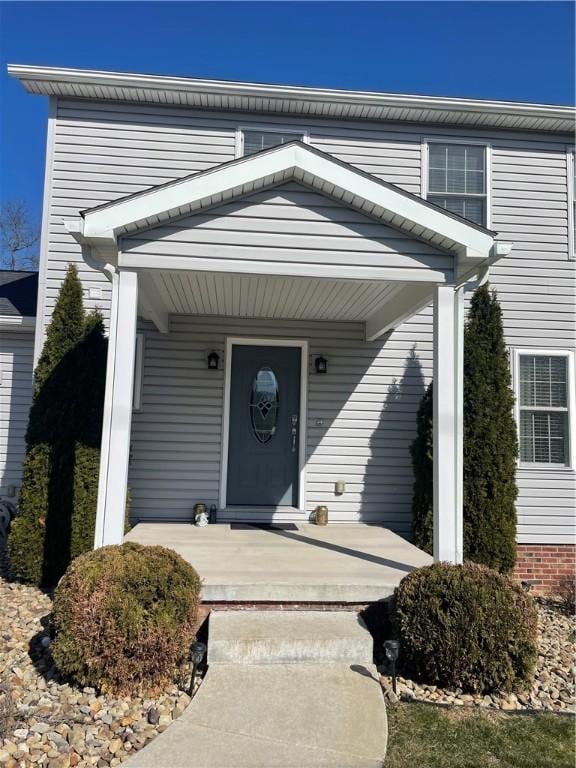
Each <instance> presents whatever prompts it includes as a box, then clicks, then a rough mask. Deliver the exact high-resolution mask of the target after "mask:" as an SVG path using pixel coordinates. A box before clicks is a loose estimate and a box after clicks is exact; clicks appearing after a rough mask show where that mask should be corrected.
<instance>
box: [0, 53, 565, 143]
mask: <svg viewBox="0 0 576 768" xmlns="http://www.w3.org/2000/svg"><path fill="white" fill-rule="evenodd" d="M8 73H9V74H10V75H11V76H13V77H15V78H17V79H19V80H20V81H21V83H22V85H23V86H24V88H26V90H28V91H29V92H31V93H42V94H46V95H64V96H70V95H71V94H70V92H69V89H70V88H72V89H73V88H74V87H82V86H84V87H86V88H94V89H100V92H102V90H101V89H105V90H106V93H107V96H106V98H116V99H122V100H125V99H126V95H125V94H126V92H129V93H130V94H132V95H133V99H134V100H135V101H145V100H146V99H147V98H148V100H149V101H151V102H158V100H159V99H158V98H156V99H154V98H152V97H151V95H150V94H152V93H156V94H160V93H163V94H170V93H174V94H176V93H178V94H182V93H184V94H187V95H189V96H190V97H191V98H192V97H194V96H200V95H202V96H204V97H207V96H208V97H215V98H223V99H226V98H250V99H261V100H262V102H263V103H264V102H267V103H273V104H274V105H275V111H286V112H291V113H292V114H294V113H297V112H299V111H302V112H304V110H303V109H302V105H307V106H308V107H310V105H314V106H315V107H316V108H317V109H318V110H320V109H321V108H322V109H326V108H328V107H329V109H330V113H331V116H335V115H336V116H337V115H338V113H339V112H340V113H342V116H343V117H346V116H348V117H349V116H350V110H351V109H356V110H358V109H364V110H367V111H369V112H371V113H372V115H373V116H372V118H371V119H377V118H376V117H375V115H377V114H378V111H379V110H382V111H383V113H384V111H386V110H404V111H405V113H406V115H407V117H406V118H405V119H406V120H408V121H414V120H416V116H417V115H422V117H421V118H420V121H421V122H422V121H424V122H426V121H427V120H429V121H430V122H432V123H435V122H443V123H450V122H453V123H463V121H464V120H465V121H467V124H472V123H473V121H474V120H475V119H476V118H477V119H478V122H479V123H481V124H482V125H483V126H491V125H496V126H497V127H512V125H508V123H514V124H517V126H518V127H519V128H522V125H523V124H526V126H525V127H526V128H527V129H531V130H536V129H538V130H544V131H552V132H561V133H563V132H570V131H571V130H572V129H573V124H574V119H575V116H576V112H575V110H574V108H573V107H569V106H561V105H560V106H559V105H551V104H534V103H524V102H509V101H493V100H479V99H464V98H450V97H439V96H420V95H412V94H393V93H377V92H371V91H345V90H338V89H329V88H311V87H304V86H289V85H270V84H266V83H250V82H247V83H242V82H235V81H227V80H206V79H199V78H185V77H169V76H159V75H143V74H132V73H124V72H105V71H99V70H80V69H65V68H57V67H38V66H30V65H22V64H9V65H8ZM115 89H120V90H121V91H122V94H123V95H122V96H121V97H120V96H116V97H114V95H113V94H114V91H115ZM146 94H148V96H146ZM72 95H73V94H72ZM101 98H102V97H101ZM192 100H193V98H192ZM184 106H186V104H184ZM426 115H428V118H427V117H426ZM440 115H442V119H440ZM396 119H397V120H400V121H402V118H400V117H398V118H396ZM503 121H504V122H503ZM463 124H464V123H463ZM529 125H531V126H533V127H532V128H528V126H529Z"/></svg>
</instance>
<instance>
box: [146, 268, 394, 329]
mask: <svg viewBox="0 0 576 768" xmlns="http://www.w3.org/2000/svg"><path fill="white" fill-rule="evenodd" d="M142 281H143V287H144V290H145V291H146V292H147V293H148V294H150V293H152V292H154V293H155V294H156V296H157V303H158V302H159V301H161V306H158V307H157V309H158V310H159V311H161V312H165V313H168V314H199V315H219V316H233V317H245V318H248V317H256V318H270V319H292V320H339V321H346V322H354V321H356V322H364V321H366V320H367V319H368V318H369V317H370V316H371V315H372V314H373V313H374V312H375V311H376V309H377V308H378V307H379V306H381V305H382V303H383V302H384V301H386V300H388V299H390V298H391V297H392V296H393V295H394V294H395V293H396V291H397V290H398V287H399V286H401V284H399V283H393V282H386V281H368V280H333V279H329V278H318V279H310V278H300V277H286V276H282V277H276V276H260V275H238V274H230V273H223V272H218V273H215V272H168V271H160V270H150V271H149V272H146V273H144V274H143V275H142ZM142 314H143V315H144V316H146V312H145V311H143V312H142Z"/></svg>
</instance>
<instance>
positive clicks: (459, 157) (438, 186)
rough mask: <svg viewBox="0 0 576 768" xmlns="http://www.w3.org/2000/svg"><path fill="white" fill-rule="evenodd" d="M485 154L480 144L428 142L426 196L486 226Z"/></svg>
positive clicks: (449, 209) (453, 211)
mask: <svg viewBox="0 0 576 768" xmlns="http://www.w3.org/2000/svg"><path fill="white" fill-rule="evenodd" d="M486 154H487V153H486V147H483V146H478V145H473V144H470V145H468V144H440V143H437V142H433V141H431V142H429V144H428V173H427V178H428V188H427V190H426V197H427V199H428V200H430V201H431V202H433V203H436V205H440V206H441V207H442V208H445V209H446V210H447V211H450V212H452V213H456V214H458V216H463V217H464V218H465V219H469V220H470V221H473V222H474V223H475V224H481V225H482V226H486V224H487V220H488V216H487V193H486V189H487V167H486Z"/></svg>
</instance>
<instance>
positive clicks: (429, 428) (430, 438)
mask: <svg viewBox="0 0 576 768" xmlns="http://www.w3.org/2000/svg"><path fill="white" fill-rule="evenodd" d="M433 401H434V391H433V385H432V384H429V385H428V388H427V389H426V392H425V394H424V397H423V398H422V401H421V403H420V407H419V408H418V415H417V416H416V438H415V440H414V442H413V443H412V446H411V447H410V453H411V455H412V467H413V469H414V494H413V498H412V535H413V539H414V543H415V544H416V546H417V547H420V549H423V550H424V552H428V553H429V554H432V548H433V522H434V521H433V507H434V477H433V474H434V463H433V460H432V457H433V449H434V431H433V422H432V409H433Z"/></svg>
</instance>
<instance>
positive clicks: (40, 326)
mask: <svg viewBox="0 0 576 768" xmlns="http://www.w3.org/2000/svg"><path fill="white" fill-rule="evenodd" d="M57 112H58V98H57V97H56V96H50V100H49V103H48V126H47V129H46V163H45V166H44V191H43V197H42V227H41V232H40V263H39V264H38V298H37V300H36V335H35V337H34V368H36V363H37V362H38V360H39V358H40V355H41V354H42V347H43V345H44V323H45V321H46V318H45V317H44V312H45V309H46V282H47V272H48V246H49V237H50V232H49V230H50V209H51V204H52V180H53V176H52V170H53V165H54V145H55V141H54V136H55V132H56V115H57Z"/></svg>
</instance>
